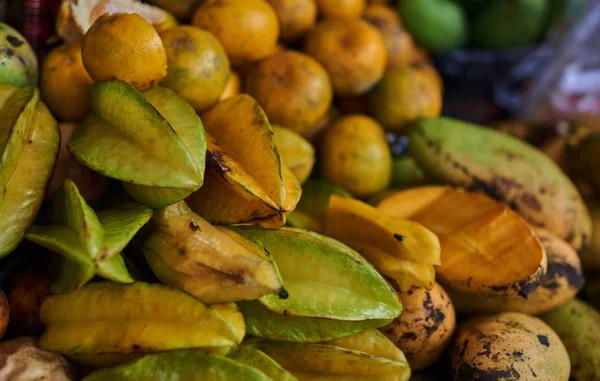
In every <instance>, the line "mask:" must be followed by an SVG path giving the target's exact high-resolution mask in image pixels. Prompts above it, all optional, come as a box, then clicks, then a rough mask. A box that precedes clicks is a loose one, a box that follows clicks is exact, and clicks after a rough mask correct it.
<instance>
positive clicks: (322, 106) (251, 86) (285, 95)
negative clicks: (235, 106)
mask: <svg viewBox="0 0 600 381" xmlns="http://www.w3.org/2000/svg"><path fill="white" fill-rule="evenodd" d="M246 92H247V93H248V94H250V95H251V96H252V97H254V98H255V99H256V101H257V102H258V103H259V104H260V105H261V107H262V108H263V110H264V111H265V113H266V114H267V116H268V117H269V121H270V122H271V123H276V124H279V125H281V126H284V127H287V128H289V129H291V130H293V131H295V132H297V133H299V134H302V135H304V134H306V133H308V131H310V130H311V129H312V128H313V127H314V126H315V125H316V124H317V122H318V121H319V119H321V118H322V117H323V115H325V113H326V112H327V110H328V109H329V106H330V105H331V99H332V98H333V91H332V88H331V82H330V81H329V75H328V74H327V72H326V71H325V69H324V68H323V66H321V65H320V64H319V63H318V62H317V61H315V60H314V59H313V58H312V57H310V56H307V55H306V54H303V53H300V52H296V51H293V50H282V51H279V52H277V53H275V54H273V55H271V56H269V57H268V58H266V59H265V60H263V61H261V62H260V63H259V64H257V65H255V66H254V67H253V68H252V69H250V70H249V71H248V73H247V74H246Z"/></svg>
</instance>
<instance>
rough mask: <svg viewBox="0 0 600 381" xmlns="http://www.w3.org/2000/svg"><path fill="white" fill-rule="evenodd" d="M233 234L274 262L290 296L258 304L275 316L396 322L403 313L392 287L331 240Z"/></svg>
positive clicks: (294, 234)
mask: <svg viewBox="0 0 600 381" xmlns="http://www.w3.org/2000/svg"><path fill="white" fill-rule="evenodd" d="M233 230H234V231H235V232H237V233H238V234H240V235H241V236H243V237H244V238H247V239H250V240H251V241H254V242H257V243H260V244H261V245H263V246H264V248H265V250H266V251H267V252H268V253H270V254H271V255H272V256H273V258H274V259H275V262H276V263H277V266H278V268H279V271H280V273H281V277H282V279H283V284H284V285H285V289H286V290H287V292H288V294H289V297H288V298H285V299H283V298H281V297H279V295H274V294H269V295H265V296H263V297H261V298H260V299H259V300H260V301H261V303H262V304H263V305H265V307H267V308H268V309H269V310H271V311H273V312H276V313H279V314H285V315H293V316H302V317H322V318H329V319H337V320H349V321H361V320H369V319H376V320H381V319H394V318H396V317H398V315H400V313H401V312H402V304H401V303H400V301H399V299H398V297H397V295H396V293H395V291H394V290H393V288H392V286H390V284H389V283H387V281H386V280H385V279H384V278H383V277H382V276H381V275H380V274H379V273H378V272H377V271H376V270H375V269H374V268H373V267H372V266H371V265H370V264H369V263H368V262H367V261H366V260H365V259H364V258H362V257H361V256H360V255H359V254H358V253H356V252H355V251H354V250H352V249H350V248H349V247H348V246H345V245H343V244H342V243H340V242H338V241H336V240H334V239H331V238H328V237H325V236H322V235H319V234H317V233H313V232H309V231H305V230H301V229H294V228H282V229H279V230H262V229H239V228H236V229H233ZM299 264H301V266H299Z"/></svg>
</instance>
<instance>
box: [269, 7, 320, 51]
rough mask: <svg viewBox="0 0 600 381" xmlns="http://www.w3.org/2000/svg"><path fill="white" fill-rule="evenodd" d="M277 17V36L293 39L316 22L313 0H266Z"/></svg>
mask: <svg viewBox="0 0 600 381" xmlns="http://www.w3.org/2000/svg"><path fill="white" fill-rule="evenodd" d="M268 1H269V4H271V6H273V9H274V10H275V12H276V13H277V17H278V18H279V28H280V31H279V38H280V39H281V40H283V41H295V40H298V39H299V38H301V37H302V36H304V34H305V33H306V32H307V31H308V30H309V29H310V28H312V27H313V26H314V25H315V23H316V22H317V5H316V3H315V0H268Z"/></svg>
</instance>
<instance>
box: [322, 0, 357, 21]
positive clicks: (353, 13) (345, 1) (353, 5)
mask: <svg viewBox="0 0 600 381" xmlns="http://www.w3.org/2000/svg"><path fill="white" fill-rule="evenodd" d="M316 2H317V6H318V7H319V16H321V17H322V18H325V17H360V15H361V14H362V12H363V10H364V9H365V4H366V0H316Z"/></svg>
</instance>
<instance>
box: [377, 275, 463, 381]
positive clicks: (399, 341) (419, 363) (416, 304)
mask: <svg viewBox="0 0 600 381" xmlns="http://www.w3.org/2000/svg"><path fill="white" fill-rule="evenodd" d="M398 294H399V296H400V300H401V301H402V305H403V306H404V311H403V312H402V315H400V317H398V318H397V319H396V320H394V322H393V323H391V324H390V325H388V326H386V327H383V328H381V329H380V330H381V332H383V333H385V335H386V336H387V337H388V338H389V339H390V340H392V342H393V343H394V344H396V345H397V346H398V348H400V349H401V350H402V352H404V354H405V355H406V358H407V359H408V363H409V364H410V367H411V369H412V370H413V371H415V370H420V369H425V368H427V367H429V366H430V365H432V364H433V363H435V362H436V361H437V360H438V359H439V358H440V357H441V356H442V354H443V353H444V351H445V349H446V347H447V346H448V344H449V343H450V339H451V338H452V335H453V334H454V330H455V329H456V314H455V312H454V306H453V305H452V301H451V300H450V297H449V296H448V294H447V293H446V291H445V290H444V289H443V288H442V286H440V285H439V284H437V283H436V284H435V286H434V287H433V289H432V290H431V291H427V290H426V289H424V288H418V287H413V288H411V289H410V290H408V291H406V292H399V293H398Z"/></svg>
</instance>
